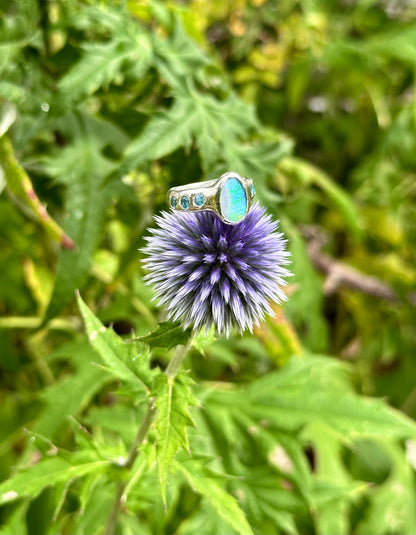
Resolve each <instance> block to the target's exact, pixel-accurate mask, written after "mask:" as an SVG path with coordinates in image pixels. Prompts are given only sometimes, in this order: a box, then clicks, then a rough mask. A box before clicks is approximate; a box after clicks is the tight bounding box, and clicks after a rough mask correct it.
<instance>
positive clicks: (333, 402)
mask: <svg viewBox="0 0 416 535" xmlns="http://www.w3.org/2000/svg"><path fill="white" fill-rule="evenodd" d="M348 369H349V368H348V366H347V365H346V364H344V363H340V362H339V361H337V360H335V359H331V358H329V357H317V356H307V357H305V358H292V359H291V360H290V361H289V363H288V365H287V366H285V367H284V368H283V369H282V370H280V371H276V372H272V373H269V374H267V375H266V376H265V377H262V378H260V379H257V380H256V381H254V382H252V383H251V384H250V385H249V386H248V387H243V388H240V389H239V390H238V391H237V392H234V393H233V392H228V393H225V392H215V393H213V394H212V397H213V399H216V402H218V403H221V404H227V405H228V406H229V407H237V408H238V410H244V411H246V413H247V414H249V415H250V416H251V417H252V418H253V419H254V420H255V421H260V420H266V421H268V422H269V425H273V426H276V427H277V428H279V429H282V428H283V429H287V430H296V429H299V428H300V427H302V426H304V425H306V424H309V423H312V422H324V423H326V424H327V425H329V426H330V427H332V428H333V429H334V430H336V431H337V432H339V433H341V434H342V435H344V436H345V438H348V437H350V438H354V437H359V436H375V437H376V436H378V437H387V436H388V437H395V438H410V437H413V436H415V435H416V427H415V425H414V423H413V422H412V421H411V420H410V419H409V418H408V417H406V416H404V415H403V414H402V413H400V412H399V411H396V410H395V409H392V408H391V407H389V406H388V405H387V404H386V403H385V402H384V401H382V400H380V399H372V398H367V397H364V396H359V395H357V394H355V393H354V392H353V391H352V390H351V385H350V383H349V379H348ZM340 393H342V395H340ZM230 410H232V408H231V409H230Z"/></svg>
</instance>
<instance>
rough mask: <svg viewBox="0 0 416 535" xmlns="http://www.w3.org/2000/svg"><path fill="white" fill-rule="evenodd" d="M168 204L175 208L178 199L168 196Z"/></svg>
mask: <svg viewBox="0 0 416 535" xmlns="http://www.w3.org/2000/svg"><path fill="white" fill-rule="evenodd" d="M170 205H171V207H172V208H176V206H177V205H178V199H177V198H176V197H171V198H170Z"/></svg>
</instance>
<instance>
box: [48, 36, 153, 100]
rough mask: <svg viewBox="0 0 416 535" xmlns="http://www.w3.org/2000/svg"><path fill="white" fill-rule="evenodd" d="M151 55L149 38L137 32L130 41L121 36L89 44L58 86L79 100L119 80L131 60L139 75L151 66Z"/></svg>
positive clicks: (65, 93)
mask: <svg viewBox="0 0 416 535" xmlns="http://www.w3.org/2000/svg"><path fill="white" fill-rule="evenodd" d="M151 57H152V52H151V44H150V40H149V38H148V37H147V36H146V34H144V33H142V34H139V32H136V34H135V35H133V36H131V38H130V39H128V40H126V39H120V38H118V39H114V40H112V41H109V42H108V43H91V44H86V45H84V47H83V54H82V57H81V59H80V60H79V61H78V62H77V63H74V64H73V66H72V67H71V69H70V70H69V71H68V72H67V73H66V74H65V76H64V77H63V78H61V80H60V82H59V84H58V89H59V91H60V92H61V93H62V94H64V95H65V96H67V98H69V99H71V100H78V99H80V98H81V97H83V96H84V95H91V94H92V93H94V92H95V91H97V89H99V88H100V87H106V86H108V85H109V84H110V83H111V82H113V81H115V80H116V79H117V81H118V82H119V83H120V76H121V75H122V73H123V71H125V70H126V69H127V66H128V63H132V64H133V63H134V67H135V75H136V76H137V77H140V76H141V75H142V74H143V73H144V72H145V70H146V69H147V67H148V66H149V65H150V62H151ZM138 67H140V70H138Z"/></svg>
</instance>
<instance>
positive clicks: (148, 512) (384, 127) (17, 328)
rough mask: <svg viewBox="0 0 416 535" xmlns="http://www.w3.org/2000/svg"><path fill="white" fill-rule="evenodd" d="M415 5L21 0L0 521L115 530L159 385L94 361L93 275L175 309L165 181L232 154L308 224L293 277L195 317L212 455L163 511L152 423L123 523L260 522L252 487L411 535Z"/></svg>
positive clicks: (261, 527) (11, 95)
mask: <svg viewBox="0 0 416 535" xmlns="http://www.w3.org/2000/svg"><path fill="white" fill-rule="evenodd" d="M415 15H416V7H415V4H414V2H412V1H410V0H409V1H405V0H403V1H399V0H379V1H375V0H360V1H347V0H344V1H341V0H334V1H329V0H326V1H325V0H305V1H296V0H282V1H277V0H230V1H227V2H224V1H222V0H209V1H208V0H189V1H182V2H179V1H176V2H157V1H153V0H148V1H146V0H143V1H140V0H137V1H135V0H130V1H128V2H121V1H120V2H110V1H101V2H99V1H97V0H94V1H93V0H90V1H81V0H65V1H62V2H61V1H54V0H49V1H48V2H44V1H39V2H37V1H36V0H19V1H17V2H13V1H11V0H2V2H1V4H0V105H1V116H0V226H1V229H2V230H1V233H0V270H1V281H0V374H1V375H0V479H1V480H4V481H5V483H2V484H0V533H2V534H12V533H13V534H16V533H19V534H20V533H22V534H23V533H24V534H26V533H27V534H33V535H41V534H44V533H45V534H53V533H60V534H63V533H68V534H72V533H79V534H86V533H103V529H104V525H105V522H106V517H107V514H108V510H109V506H110V503H111V498H112V496H113V494H114V488H115V487H114V485H115V482H116V481H117V479H118V478H120V477H121V476H120V473H119V472H118V471H117V466H116V464H117V463H114V462H113V463H110V464H109V465H108V464H105V463H107V462H108V459H117V458H118V457H119V456H120V455H124V453H125V451H126V449H128V447H129V444H130V443H131V442H132V440H133V437H134V435H135V432H136V429H137V426H138V422H140V419H141V418H142V417H143V414H144V408H143V400H144V399H145V397H146V392H141V393H140V395H136V394H135V395H133V394H132V391H131V390H129V389H128V388H127V387H126V386H125V385H124V386H123V385H122V384H121V383H120V382H118V381H117V380H115V379H114V377H113V376H112V375H111V374H109V373H108V372H107V371H106V370H105V369H103V368H102V367H100V366H92V365H91V362H96V361H97V360H99V357H98V355H97V354H96V353H95V351H94V349H93V348H91V347H90V345H89V344H88V340H87V339H86V337H85V335H84V334H83V326H82V321H81V317H80V314H79V311H78V308H77V306H76V302H75V290H76V289H79V290H80V291H81V294H82V295H83V297H84V299H85V301H86V302H87V303H88V305H89V306H90V308H91V309H93V310H94V312H95V313H96V314H97V316H98V317H99V318H100V320H101V321H102V322H103V324H104V325H107V326H108V325H110V324H111V325H113V327H114V330H115V332H116V333H118V334H119V335H120V336H123V337H131V333H133V332H134V333H135V335H136V336H143V335H146V334H147V333H149V332H150V331H153V330H155V329H156V328H157V326H158V322H159V321H162V320H164V319H166V318H165V317H164V313H163V311H162V310H159V309H157V308H156V306H155V304H154V303H153V302H152V301H151V297H152V294H151V290H150V289H149V288H147V287H145V286H144V285H143V282H142V275H143V270H142V268H141V265H140V253H139V252H138V249H139V248H140V247H142V246H143V244H144V241H143V236H144V235H145V234H146V228H147V227H148V226H149V225H152V216H153V214H156V213H158V212H160V211H161V210H162V209H164V207H165V195H166V191H167V189H168V188H169V187H171V186H173V185H180V184H186V183H188V182H195V181H198V180H205V179H209V178H212V177H216V176H219V175H220V174H222V173H223V172H225V171H228V170H234V171H236V172H238V173H239V174H241V175H246V176H251V177H253V178H254V180H255V183H256V190H257V196H258V199H259V201H260V202H261V203H262V204H263V205H265V206H267V208H268V210H269V211H270V212H271V213H272V214H273V215H274V217H275V218H278V219H279V220H280V222H281V228H282V230H283V231H284V232H285V234H286V235H287V237H288V240H289V248H290V250H291V254H292V271H293V273H294V277H293V278H292V279H291V280H290V281H289V282H290V284H289V286H288V288H287V292H288V295H289V297H290V299H289V301H288V302H287V303H286V304H285V305H284V306H283V307H276V318H275V319H269V320H268V321H267V322H266V323H265V324H263V325H262V326H261V327H260V328H259V329H257V330H256V332H255V333H254V335H250V334H249V333H248V334H245V335H244V337H240V336H233V337H232V338H231V339H229V340H226V339H219V340H217V339H215V336H214V335H212V334H210V335H209V336H208V337H205V338H204V337H199V338H198V339H197V340H196V341H195V343H194V345H193V348H192V351H191V353H190V355H189V356H188V357H187V360H186V363H185V364H186V365H185V367H186V368H188V369H190V370H191V376H192V378H193V379H194V381H195V382H196V384H195V386H194V387H192V388H193V390H194V393H195V395H196V397H197V398H198V399H199V401H200V403H201V404H202V407H203V409H199V408H193V409H192V411H191V412H192V416H193V418H194V420H195V422H196V424H197V427H196V428H195V429H192V428H191V429H189V433H190V445H191V451H192V453H193V454H194V455H193V457H192V458H190V457H189V456H188V457H187V454H186V452H180V453H179V455H178V458H177V460H176V461H175V463H177V465H178V470H177V472H176V474H175V477H172V478H171V480H170V483H169V485H168V508H167V511H166V512H164V509H163V503H162V500H161V496H160V493H159V491H158V490H157V475H156V472H155V469H154V457H152V455H154V454H153V453H152V447H151V446H152V444H153V443H154V437H153V435H150V439H149V444H146V445H145V446H144V449H143V452H142V458H144V459H146V461H143V463H144V464H143V465H139V466H138V467H137V472H136V474H135V476H134V477H135V478H136V479H134V481H133V483H132V484H131V489H130V494H129V495H128V500H127V503H126V507H125V510H124V513H123V515H122V517H121V518H120V524H119V529H120V533H121V532H122V533H126V534H127V533H152V534H155V535H160V534H162V533H166V534H172V533H178V534H184V535H185V534H188V533H189V534H194V533H206V534H208V533H209V534H214V533H215V534H218V535H219V534H222V533H224V534H227V535H229V534H230V533H235V532H238V533H244V529H245V528H244V526H245V524H244V521H243V520H241V522H240V523H239V522H238V521H236V520H234V521H233V520H232V518H234V516H233V514H234V513H233V511H234V509H233V507H234V506H235V507H237V505H236V504H237V502H238V503H239V507H240V508H241V509H242V511H244V514H245V515H246V517H247V520H248V522H249V524H250V525H251V528H252V529H253V531H254V532H255V533H259V534H261V533H270V534H271V533H279V534H280V533H285V534H286V533H289V534H292V533H300V534H309V533H310V534H313V533H318V534H323V535H335V534H336V533H339V534H351V533H357V534H363V535H364V534H366V535H369V534H377V535H378V534H384V533H386V534H397V535H411V534H412V535H413V534H414V532H415V530H416V518H415V516H416V514H415V503H416V500H415V480H414V470H413V469H412V467H411V465H412V464H413V467H414V465H415V442H414V428H412V425H411V423H410V419H409V418H408V417H413V418H414V417H415V415H416V391H415V372H416V367H415V349H416V348H415V330H414V325H415V319H416V318H415V306H416V293H415V269H414V266H415V246H414V244H415V219H416V214H415V189H416V182H415V174H414V173H415V168H416V136H415V107H414V82H415V69H414V66H415V57H416V54H415V49H416V46H415V22H414V20H415ZM46 208H47V211H46ZM147 351H149V354H148V360H149V362H148V365H149V366H150V367H151V368H152V369H153V370H156V369H157V367H158V366H160V367H161V368H162V369H163V368H164V366H165V364H166V362H167V361H168V357H167V349H166V348H158V347H153V346H152V344H150V349H148V350H147ZM321 355H331V356H325V357H322V356H321ZM126 358H130V357H126ZM276 370H278V371H276ZM189 388H191V387H189ZM269 392H270V394H269ZM285 393H286V394H285ZM263 394H264V395H263ZM285 395H287V396H288V397H287V398H285ZM262 396H263V397H262ZM268 396H270V397H268ZM279 396H281V397H279ZM366 396H373V397H377V398H383V400H384V401H381V400H377V401H376V400H369V399H368V398H367V397H366ZM344 399H345V400H346V401H345V403H344V404H343V402H344ZM247 400H249V403H248V402H247ZM294 400H295V401H294ZM296 400H297V401H296ZM247 403H248V404H247ZM296 403H298V405H296ZM338 404H339V406H338ZM389 406H390V407H392V408H393V409H391V408H389ZM334 407H335V408H336V409H335V416H334V414H333V413H332V412H331V411H332V409H333V408H334ZM338 408H339V411H338V412H337V410H338ZM289 409H290V410H289ZM406 415H407V416H406ZM79 424H82V425H79ZM412 436H413V440H412ZM152 437H153V438H152ZM56 452H59V453H58V454H56ZM93 452H98V453H97V455H98V456H99V459H100V461H98V460H97V459H96V458H95V457H93V455H95V453H94V454H93ZM199 455H200V456H199ZM89 456H90V457H91V459H92V458H94V459H95V461H94V462H96V463H98V464H97V465H95V464H94V472H92V473H89V472H88V469H87V468H86V466H87V465H85V464H83V463H86V462H87V460H88V459H90V457H89ZM91 459H90V460H91ZM103 459H104V460H103ZM208 459H213V465H212V466H211V468H212V470H216V471H217V472H213V471H212V470H211V468H210V469H209V470H208V469H207V470H208V471H204V470H206V469H205V468H204V467H205V466H206V464H207V462H208ZM63 460H65V463H67V464H66V465H65V467H66V468H67V467H68V466H71V467H72V468H73V471H72V472H69V471H68V470H67V471H65V470H62V466H61V465H60V464H59V463H60V462H61V461H62V462H63ZM58 461H59V462H58ZM101 461H102V463H104V465H103V466H104V467H103V468H98V466H100V467H101V466H102V465H101V464H99V463H100V462H101ZM48 463H49V464H48ZM146 463H147V464H146ZM88 466H89V465H88ZM175 466H176V465H175ZM18 467H20V468H25V467H26V468H27V467H31V468H29V469H28V470H23V471H22V472H18V476H16V475H15V474H16V468H18ZM139 472H140V474H141V475H137V474H139ZM202 473H203V474H204V475H203V476H201V478H202V480H203V482H202V483H201V481H199V483H198V482H197V481H196V480H195V479H192V478H195V477H197V476H196V475H195V474H202ZM48 474H50V475H49V477H48ZM54 474H55V477H54ZM192 474H193V475H192ZM221 474H222V475H221ZM136 476H137V477H136ZM16 477H20V479H16ZM42 477H43V478H44V479H42ZM8 481H9V482H10V481H11V484H10V485H11V486H10V485H9V486H7V485H8V484H9V483H8ZM51 483H52V484H53V483H55V485H53V486H52V487H51V486H50V484H51ZM215 485H217V486H215ZM222 489H226V490H227V491H228V492H229V493H230V494H229V496H233V497H234V498H232V499H233V500H235V501H232V502H227V498H224V497H223V495H222V494H221V492H224V491H223V490H222ZM215 494H217V499H215V496H214V495H215ZM213 496H214V497H213ZM218 496H221V497H222V498H223V500H224V501H223V503H224V504H225V505H224V509H225V512H224V510H222V509H221V499H219V498H218ZM230 499H231V498H230ZM231 503H232V504H233V505H232V506H231V505H230V504H231ZM237 516H238V515H237ZM235 518H237V517H235Z"/></svg>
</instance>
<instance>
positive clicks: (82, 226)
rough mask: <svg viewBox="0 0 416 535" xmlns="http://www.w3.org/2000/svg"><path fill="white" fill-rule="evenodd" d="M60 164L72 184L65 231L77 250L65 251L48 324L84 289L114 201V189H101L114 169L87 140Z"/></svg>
mask: <svg viewBox="0 0 416 535" xmlns="http://www.w3.org/2000/svg"><path fill="white" fill-rule="evenodd" d="M59 158H60V162H59V163H60V165H65V167H67V169H68V170H67V171H66V174H65V175H61V176H64V181H65V183H67V184H68V187H67V196H66V211H67V213H68V218H67V219H66V220H65V221H64V224H63V228H64V231H65V232H66V233H67V234H68V235H69V236H70V237H71V238H72V240H73V241H74V242H75V244H76V249H75V250H71V251H66V250H64V251H61V254H60V256H59V260H58V267H57V274H56V279H55V285H54V288H53V293H52V297H51V300H50V302H49V305H48V308H47V310H46V313H45V317H44V323H46V322H47V321H49V320H50V319H51V318H53V317H54V316H56V315H57V314H58V313H59V312H60V311H61V310H62V308H63V307H64V306H66V305H67V304H68V303H69V302H70V301H71V300H72V299H73V297H72V296H73V292H74V290H75V289H76V288H82V286H83V285H84V283H85V281H86V279H87V277H88V273H89V270H90V267H91V262H92V256H93V254H94V252H95V250H96V248H97V246H98V243H99V241H100V240H101V239H102V226H103V223H104V214H105V210H106V208H107V206H108V203H109V202H110V199H111V195H110V190H109V189H108V188H106V187H101V181H102V178H103V177H104V176H105V175H106V174H107V173H108V172H109V171H110V170H111V169H112V168H113V165H112V164H111V163H110V162H109V161H108V160H107V159H105V158H103V157H102V156H101V154H100V152H99V150H98V147H96V146H94V141H93V140H91V138H89V137H88V136H87V137H84V138H81V139H79V140H78V141H77V142H75V143H74V144H73V145H71V146H70V147H68V148H67V149H64V150H63V151H62V152H61V153H60V156H59Z"/></svg>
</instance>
